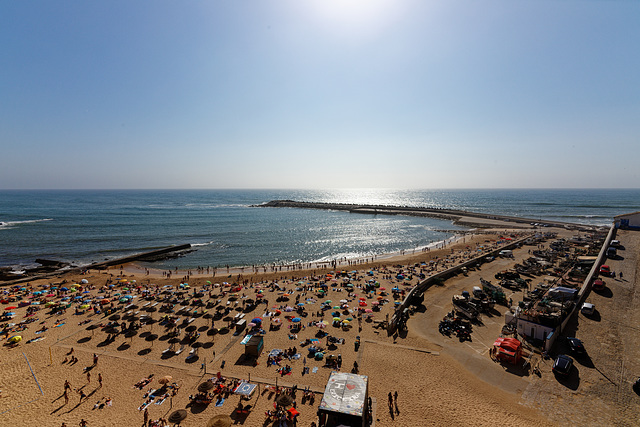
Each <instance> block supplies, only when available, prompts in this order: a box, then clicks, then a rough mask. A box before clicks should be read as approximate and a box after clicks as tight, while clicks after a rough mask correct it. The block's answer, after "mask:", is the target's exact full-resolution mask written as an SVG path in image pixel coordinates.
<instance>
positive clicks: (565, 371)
mask: <svg viewBox="0 0 640 427" xmlns="http://www.w3.org/2000/svg"><path fill="white" fill-rule="evenodd" d="M572 366H573V359H572V358H570V357H569V356H567V355H566V354H561V355H560V356H558V358H557V359H556V361H555V362H553V368H551V370H552V371H553V373H554V374H558V375H563V376H567V375H569V372H571V367H572Z"/></svg>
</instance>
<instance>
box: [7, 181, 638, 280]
mask: <svg viewBox="0 0 640 427" xmlns="http://www.w3.org/2000/svg"><path fill="white" fill-rule="evenodd" d="M276 199H290V200H297V201H311V202H327V203H356V204H376V205H394V206H424V207H439V208H448V209H461V210H467V211H474V212H485V213H497V214H503V215H510V216H521V217H527V218H534V219H547V220H559V221H566V222H576V223H583V224H590V225H610V224H611V221H612V220H613V217H614V216H615V215H619V214H623V213H629V212H635V211H638V210H640V190H637V189H616V190H605V189H602V190H601V189H597V190H582V189H580V190H377V189H376V190H373V189H353V190H104V191H96V190H92V191H89V190H64V191H63V190H46V191H45V190H30V191H24V190H15V191H13V190H3V191H0V267H6V266H11V267H13V268H14V269H16V270H20V269H23V268H25V267H33V266H35V265H36V264H35V259H36V258H44V259H53V260H59V261H67V262H71V263H74V264H76V265H85V264H89V263H91V262H97V261H103V260H106V259H113V258H119V257H122V256H126V255H131V254H134V253H138V252H142V251H148V250H152V249H157V248H160V247H164V246H169V245H174V244H183V243H190V244H192V245H194V249H196V251H194V252H191V253H189V254H187V255H186V256H184V257H180V258H176V259H170V260H165V261H159V262H157V263H153V264H152V265H153V267H155V268H162V269H173V268H176V267H177V268H179V269H187V268H197V267H207V266H211V267H223V266H225V265H230V266H241V265H244V266H251V265H263V264H271V263H282V264H288V263H296V262H317V261H330V260H333V259H339V258H343V257H346V258H360V257H367V256H374V255H380V254H387V253H395V252H399V251H402V250H412V249H415V248H422V247H425V246H428V245H429V244H432V243H434V242H438V241H442V240H444V239H446V238H449V237H451V236H452V235H453V234H454V233H455V231H456V230H464V229H465V228H464V227H458V226H454V225H453V224H452V223H451V221H445V220H438V219H432V218H420V217H410V216H385V215H362V214H350V213H348V212H338V211H325V210H313V209H293V208H255V207H250V205H252V204H260V203H264V202H267V201H270V200H276Z"/></svg>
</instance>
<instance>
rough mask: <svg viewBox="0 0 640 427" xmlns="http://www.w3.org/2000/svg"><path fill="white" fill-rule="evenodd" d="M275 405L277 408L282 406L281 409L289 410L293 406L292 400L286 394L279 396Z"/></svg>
mask: <svg viewBox="0 0 640 427" xmlns="http://www.w3.org/2000/svg"><path fill="white" fill-rule="evenodd" d="M276 404H277V405H278V406H282V407H283V408H290V407H291V406H293V398H292V397H291V396H289V395H288V394H281V395H280V396H278V398H277V399H276Z"/></svg>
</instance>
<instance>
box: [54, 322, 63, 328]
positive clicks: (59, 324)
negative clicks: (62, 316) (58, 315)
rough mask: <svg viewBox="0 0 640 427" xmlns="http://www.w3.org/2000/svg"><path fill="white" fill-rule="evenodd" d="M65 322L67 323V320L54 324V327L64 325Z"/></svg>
mask: <svg viewBox="0 0 640 427" xmlns="http://www.w3.org/2000/svg"><path fill="white" fill-rule="evenodd" d="M64 323H65V322H62V323H58V324H57V325H54V326H53V327H54V328H57V327H59V326H62V325H64Z"/></svg>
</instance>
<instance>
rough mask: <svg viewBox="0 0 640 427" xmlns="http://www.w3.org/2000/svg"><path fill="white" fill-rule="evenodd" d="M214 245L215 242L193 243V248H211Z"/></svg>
mask: <svg viewBox="0 0 640 427" xmlns="http://www.w3.org/2000/svg"><path fill="white" fill-rule="evenodd" d="M211 244H213V240H212V241H210V242H207V243H191V246H209V245H211Z"/></svg>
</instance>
